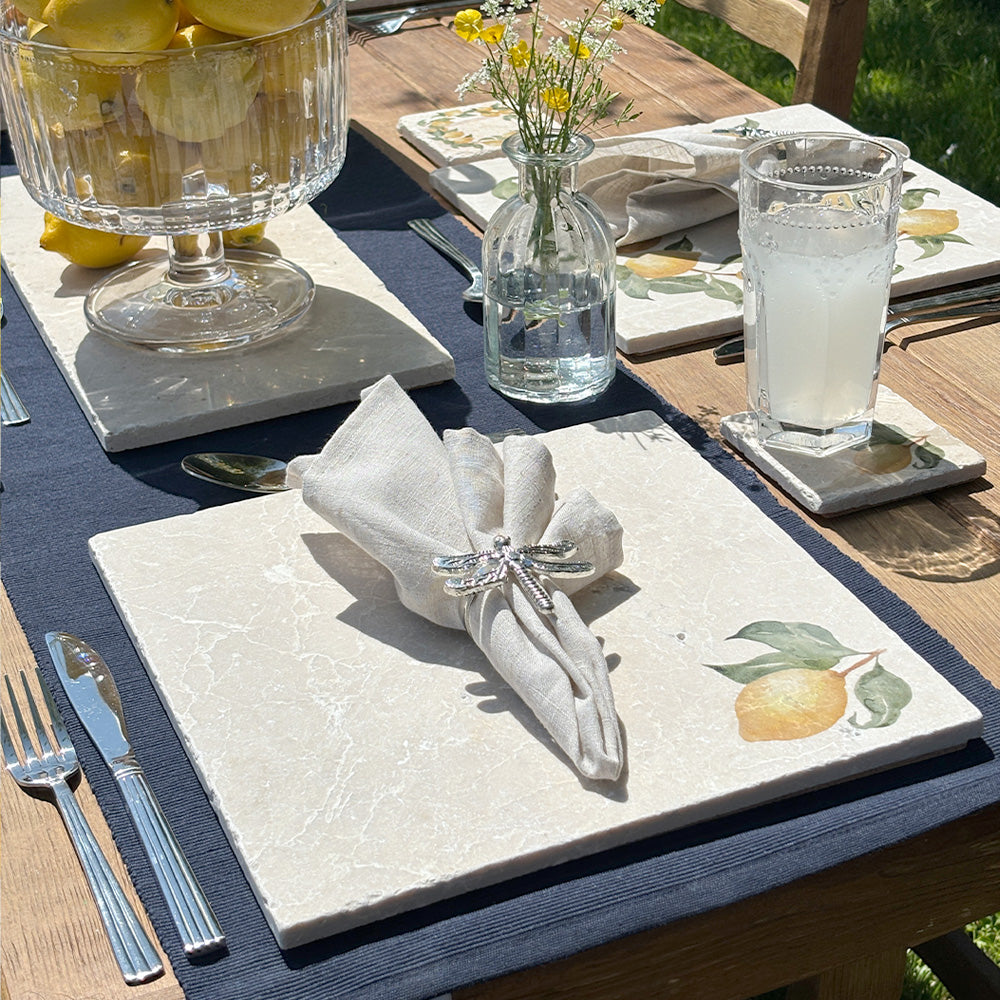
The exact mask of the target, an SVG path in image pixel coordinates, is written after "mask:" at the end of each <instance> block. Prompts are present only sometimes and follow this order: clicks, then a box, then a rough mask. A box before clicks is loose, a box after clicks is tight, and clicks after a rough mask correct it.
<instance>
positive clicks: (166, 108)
mask: <svg viewBox="0 0 1000 1000" xmlns="http://www.w3.org/2000/svg"><path fill="white" fill-rule="evenodd" d="M232 37H233V36H231V35H226V34H224V33H221V32H218V31H215V30H213V29H212V28H208V27H206V26H205V25H203V24H196V25H192V26H191V27H188V28H184V29H182V30H181V31H178V32H177V34H176V35H175V36H174V39H173V40H172V41H171V43H170V47H171V48H178V49H190V58H184V59H181V58H170V59H161V60H156V61H154V62H152V63H147V64H146V65H145V66H144V67H143V69H142V70H141V72H140V73H139V76H138V78H137V79H136V83H135V96H136V100H137V101H138V102H139V106H140V107H141V108H142V110H143V111H145V112H146V117H147V118H148V119H149V122H150V124H151V125H152V126H153V128H154V129H156V130H157V131H158V132H163V133H165V134H166V135H172V136H174V137H175V138H177V139H180V140H181V142H205V141H207V140H209V139H217V138H218V137H219V136H221V135H222V134H223V133H224V132H225V131H226V130H227V129H229V128H232V127H233V126H235V125H239V124H240V122H242V121H243V120H244V119H245V118H246V116H247V111H249V110H250V105H251V104H252V103H253V99H254V97H255V96H256V94H257V90H258V88H259V87H260V81H261V70H260V66H259V65H258V63H257V57H256V56H255V55H254V53H253V50H252V49H250V48H249V47H242V48H237V49H221V50H211V51H204V52H202V51H201V49H202V48H203V47H204V46H211V45H216V44H218V43H220V42H227V41H231V40H232Z"/></svg>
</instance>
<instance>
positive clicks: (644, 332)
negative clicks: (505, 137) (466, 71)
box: [423, 104, 1000, 354]
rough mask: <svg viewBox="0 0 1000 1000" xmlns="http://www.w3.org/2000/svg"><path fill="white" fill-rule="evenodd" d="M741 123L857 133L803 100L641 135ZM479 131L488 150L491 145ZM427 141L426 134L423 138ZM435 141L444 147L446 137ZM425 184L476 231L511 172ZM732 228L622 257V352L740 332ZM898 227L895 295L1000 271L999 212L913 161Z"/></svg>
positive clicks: (721, 223) (512, 185)
mask: <svg viewBox="0 0 1000 1000" xmlns="http://www.w3.org/2000/svg"><path fill="white" fill-rule="evenodd" d="M451 110H456V109H451ZM443 113H444V112H439V114H443ZM747 121H750V122H751V123H753V124H759V125H760V126H761V127H762V128H768V129H774V130H776V131H788V130H805V131H818V130H832V131H838V132H843V131H852V132H853V131H856V129H853V128H852V127H851V126H849V125H846V124H844V123H843V122H842V121H840V120H839V119H837V118H834V117H833V116H832V115H829V114H827V113H826V112H825V111H821V110H820V109H819V108H815V107H813V106H812V105H809V104H800V105H793V106H792V107H786V108H776V109H774V110H773V111H765V112H761V113H760V114H757V115H754V116H753V117H752V118H750V119H748V118H747V116H745V115H738V116H735V117H732V118H721V119H719V120H718V121H716V122H711V123H709V124H703V125H684V126H679V127H676V128H669V129H660V130H657V131H652V132H644V133H641V134H642V135H645V136H655V137H662V138H664V139H670V138H677V139H682V138H683V137H684V136H685V135H691V134H697V133H705V132H711V131H712V130H713V129H716V128H725V127H729V126H738V125H742V124H743V123H745V122H747ZM459 127H461V128H462V129H464V130H466V131H467V132H468V133H469V134H472V133H473V131H474V126H473V125H472V124H470V123H469V122H468V121H462V122H461V123H460V125H456V128H459ZM503 127H504V128H505V127H506V126H505V125H504V126H503ZM425 131H426V129H425ZM476 135H477V139H476V141H477V142H478V143H479V144H480V145H482V146H483V147H484V148H486V146H487V144H488V142H489V141H490V140H489V139H488V138H486V137H484V136H483V135H481V134H479V133H476ZM431 138H432V136H430V135H427V136H424V138H423V141H424V142H425V143H427V142H429V141H430V140H431ZM437 141H438V145H441V144H442V142H443V141H444V140H442V139H438V140H437ZM447 141H448V142H458V141H459V139H456V138H455V137H451V138H450V139H448V140H447ZM609 141H610V140H604V142H605V143H607V142H609ZM431 183H432V185H433V186H434V188H435V189H436V190H437V191H438V192H440V193H441V194H442V195H443V196H444V197H445V198H447V199H448V201H450V202H451V203H452V204H453V205H455V206H456V207H457V208H459V209H460V210H461V211H462V212H463V213H464V214H465V215H467V216H468V217H469V218H470V219H471V220H472V221H473V222H475V223H476V225H478V226H479V227H480V228H481V229H482V228H485V226H486V223H487V222H488V221H489V218H490V216H492V214H493V213H494V212H495V211H496V209H497V208H499V206H500V205H501V204H502V203H503V201H504V200H505V199H506V198H508V197H509V196H510V195H511V194H513V193H515V191H516V189H517V188H516V172H515V169H514V166H513V165H512V164H511V162H510V161H509V160H508V159H507V158H506V157H505V156H502V155H500V156H496V155H494V156H491V157H479V158H476V159H475V160H474V161H473V162H466V163H462V162H455V163H450V164H449V165H447V166H443V167H441V168H439V169H438V170H435V171H433V172H432V173H431ZM736 224H737V215H736V204H735V202H734V204H733V213H732V214H731V215H728V216H725V217H723V218H721V219H717V220H715V221H714V222H710V223H707V224H705V225H701V226H696V227H694V228H693V229H691V230H690V231H688V232H678V233H674V234H671V235H670V236H667V237H665V238H664V239H662V240H660V241H658V242H657V243H656V244H655V245H652V246H647V245H644V246H642V248H641V249H634V250H632V251H630V252H628V253H619V255H618V295H617V323H616V326H617V339H618V347H619V349H620V350H621V351H623V352H624V353H625V354H649V353H651V352H653V351H658V350H662V349H664V348H668V347H677V346H680V345H683V344H690V343H695V342H698V341H702V340H710V339H712V338H714V337H720V336H724V335H726V334H729V333H734V332H736V331H738V330H740V329H742V326H743V278H742V272H741V261H740V245H739V239H738V237H737V235H736ZM900 230H901V231H900V234H899V239H898V242H897V248H896V266H897V272H896V275H895V277H894V279H893V283H892V292H893V295H894V296H895V295H909V294H911V293H914V292H919V291H923V290H925V289H928V288H937V287H944V286H946V285H952V284H958V283H959V282H963V281H972V280H974V279H977V278H981V277H985V276H987V275H991V274H997V273H1000V208H998V207H997V206H996V205H992V204H991V203H990V202H988V201H985V200H984V199H982V198H980V197H978V196H977V195H974V194H972V193H971V192H969V191H966V190H964V189H963V188H961V187H959V186H958V185H957V184H955V183H953V182H952V181H949V180H948V179H947V178H945V177H942V176H941V175H940V174H936V173H934V172H933V171H932V170H928V169H927V167H924V166H921V165H920V164H919V163H916V162H915V161H913V160H909V161H907V164H906V176H905V181H904V185H903V210H902V213H901V216H900Z"/></svg>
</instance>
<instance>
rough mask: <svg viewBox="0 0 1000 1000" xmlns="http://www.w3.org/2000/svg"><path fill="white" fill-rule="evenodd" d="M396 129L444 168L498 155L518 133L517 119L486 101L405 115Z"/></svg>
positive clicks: (496, 105)
mask: <svg viewBox="0 0 1000 1000" xmlns="http://www.w3.org/2000/svg"><path fill="white" fill-rule="evenodd" d="M396 128H397V130H398V131H399V134H400V135H401V136H402V137H403V138H404V139H406V141H407V142H409V143H410V144H411V145H413V146H416V148H417V149H419V150H420V152H421V153H423V154H424V156H426V157H427V158H428V159H429V160H430V161H431V162H432V163H436V164H437V165H438V166H439V167H442V166H444V165H445V164H446V163H470V162H472V161H473V160H479V159H482V157H484V156H496V154H497V153H499V152H500V143H502V142H503V140H504V139H506V138H507V136H509V135H510V134H511V133H512V132H516V131H517V118H516V117H515V115H514V113H513V112H511V111H509V110H508V109H507V108H505V107H504V106H503V105H502V104H499V103H497V102H496V101H484V102H483V103H481V104H460V105H459V106H458V107H455V108H439V109H438V110H436V111H422V112H420V113H419V114H415V115H403V117H402V118H400V119H399V121H398V122H397V123H396Z"/></svg>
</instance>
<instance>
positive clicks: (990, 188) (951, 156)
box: [657, 0, 1000, 205]
mask: <svg viewBox="0 0 1000 1000" xmlns="http://www.w3.org/2000/svg"><path fill="white" fill-rule="evenodd" d="M657 28H658V29H659V30H660V31H662V32H663V33H664V34H666V35H669V36H670V37H671V38H673V39H675V40H676V41H678V42H680V43H681V44H682V45H684V46H686V47H687V48H689V49H691V50H692V51H693V52H696V53H698V55H701V56H703V57H704V58H705V59H707V60H708V61H709V62H711V63H713V64H714V65H716V66H720V67H721V68H723V69H725V70H726V72H728V73H730V74H731V75H732V76H735V77H736V78H737V79H738V80H742V81H743V82H744V83H748V84H749V85H750V86H752V87H753V88H754V89H755V90H758V91H760V92H761V93H762V94H765V95H767V96H768V97H770V98H771V99H772V100H774V101H777V102H778V103H779V104H790V103H791V99H792V88H793V85H794V80H795V76H794V70H793V68H792V66H791V64H790V63H789V62H788V61H787V60H786V59H785V58H784V57H783V56H780V55H778V54H776V53H774V52H771V51H769V50H767V49H764V48H763V47H761V46H758V45H755V44H754V43H753V42H749V41H747V40H746V39H744V38H742V37H741V36H739V35H737V34H735V32H732V31H730V30H729V29H728V28H727V27H726V26H725V25H724V24H721V22H718V21H716V20H715V19H714V18H711V17H707V16H705V15H701V14H696V13H694V12H692V11H690V10H688V9H687V8H684V7H681V6H680V5H678V4H674V3H670V2H667V3H664V5H663V7H662V8H661V10H660V14H659V19H658V21H657ZM667 86H668V87H669V83H668V84H667ZM851 123H852V124H853V125H855V126H856V127H857V128H859V129H861V130H862V131H865V132H868V133H870V134H873V135H891V136H895V137H896V138H898V139H902V140H903V142H905V143H906V144H907V145H908V146H909V147H910V151H911V153H912V155H913V158H914V159H915V160H917V161H919V162H920V163H923V164H924V166H927V167H930V168H931V169H932V170H936V171H938V173H941V174H943V175H944V176H946V177H949V178H950V179H951V180H953V181H955V182H956V183H957V184H961V185H962V186H963V187H965V188H968V189H969V190H970V191H975V192H976V193H977V194H979V195H981V196H982V197H983V198H986V199H987V200H988V201H992V202H993V203H994V204H997V205H1000V16H998V13H997V5H996V0H871V3H870V6H869V11H868V29H867V32H866V34H865V47H864V53H863V55H862V58H861V66H860V68H859V70H858V79H857V86H856V89H855V93H854V105H853V109H852V112H851Z"/></svg>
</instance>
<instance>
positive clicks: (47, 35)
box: [27, 17, 63, 45]
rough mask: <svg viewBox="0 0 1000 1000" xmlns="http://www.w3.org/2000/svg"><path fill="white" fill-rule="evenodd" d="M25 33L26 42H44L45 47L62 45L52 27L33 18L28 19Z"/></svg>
mask: <svg viewBox="0 0 1000 1000" xmlns="http://www.w3.org/2000/svg"><path fill="white" fill-rule="evenodd" d="M27 33H28V40H29V41H32V42H45V44H46V45H62V44H63V43H62V41H61V40H60V38H59V36H58V35H57V34H56V30H55V28H53V27H52V25H50V24H46V23H45V22H44V21H38V20H36V19H35V18H33V17H29V18H28V24H27Z"/></svg>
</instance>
